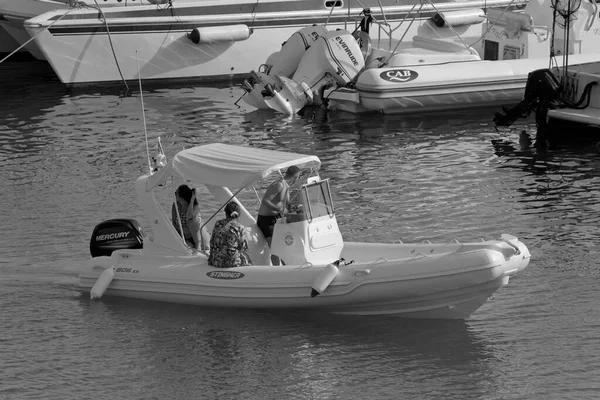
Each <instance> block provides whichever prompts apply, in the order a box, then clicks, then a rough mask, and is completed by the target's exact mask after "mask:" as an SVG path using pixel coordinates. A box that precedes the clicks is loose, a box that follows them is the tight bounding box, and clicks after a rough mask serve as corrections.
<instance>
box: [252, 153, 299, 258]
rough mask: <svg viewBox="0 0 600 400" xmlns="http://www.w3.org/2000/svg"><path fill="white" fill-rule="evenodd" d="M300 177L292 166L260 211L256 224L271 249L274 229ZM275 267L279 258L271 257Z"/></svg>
mask: <svg viewBox="0 0 600 400" xmlns="http://www.w3.org/2000/svg"><path fill="white" fill-rule="evenodd" d="M299 176H300V168H298V167H297V166H295V165H292V166H291V167H289V168H288V169H287V171H286V172H285V176H284V177H283V179H280V180H277V181H275V182H273V183H272V184H271V185H270V186H269V187H268V188H267V191H266V192H265V194H264V196H263V198H262V202H261V203H260V208H259V209H258V218H257V219H256V224H257V225H258V227H259V229H260V230H261V232H262V233H263V235H264V236H265V239H267V243H269V247H271V239H272V238H273V228H274V226H275V222H276V221H277V218H281V217H283V216H284V214H285V212H286V211H288V208H289V205H290V186H291V185H293V184H294V183H295V182H296V180H297V179H298V177H299ZM271 261H272V263H273V265H279V264H280V260H279V257H277V256H274V255H271Z"/></svg>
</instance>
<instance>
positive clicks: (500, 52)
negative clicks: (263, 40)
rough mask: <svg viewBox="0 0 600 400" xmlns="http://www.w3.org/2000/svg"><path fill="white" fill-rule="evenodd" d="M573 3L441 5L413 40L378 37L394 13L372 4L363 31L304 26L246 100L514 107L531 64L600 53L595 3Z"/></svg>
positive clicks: (350, 107)
mask: <svg viewBox="0 0 600 400" xmlns="http://www.w3.org/2000/svg"><path fill="white" fill-rule="evenodd" d="M569 4H571V3H570V2H565V4H563V3H562V2H561V1H554V0H530V1H529V2H528V3H527V5H526V6H525V9H524V10H523V11H520V10H519V11H515V10H512V11H511V10H507V9H505V10H497V9H487V11H486V10H483V9H467V10H462V11H455V12H453V11H447V12H446V11H441V12H439V13H437V14H435V15H434V16H433V18H431V19H430V20H428V21H425V22H423V23H420V24H418V30H417V32H416V34H415V35H414V36H413V37H412V39H411V40H410V41H409V42H408V43H407V44H405V45H404V46H402V43H400V44H398V43H396V42H394V41H392V40H388V41H384V40H381V39H374V38H373V37H372V36H373V35H372V32H373V31H374V30H375V31H377V32H381V31H385V24H384V23H385V21H386V20H385V19H383V20H382V19H381V18H375V19H373V18H372V16H371V14H370V13H369V12H365V16H364V17H363V21H362V23H361V24H360V29H355V30H354V31H351V30H341V31H340V30H333V29H328V28H325V27H324V26H310V27H305V28H303V29H302V30H300V31H298V32H296V33H294V34H293V35H292V36H291V37H290V38H289V39H288V40H287V41H286V42H285V43H284V45H283V46H282V47H281V49H280V50H278V51H277V52H275V53H272V54H271V55H269V57H268V58H267V59H265V60H266V61H263V64H262V65H261V66H260V68H259V69H258V72H256V71H253V72H252V73H251V75H250V77H249V79H247V80H246V81H245V82H244V84H243V85H242V87H243V89H244V91H245V94H244V96H243V99H244V101H245V102H246V103H248V104H249V105H251V106H253V107H256V108H262V109H268V108H271V109H274V110H276V111H278V112H282V113H286V114H294V113H296V112H298V111H299V110H301V109H302V108H303V107H305V106H307V105H313V104H317V105H318V104H322V103H326V104H327V107H328V108H329V109H337V110H343V111H349V112H352V113H361V112H373V111H377V112H383V113H390V114H392V113H398V114H400V113H414V112H423V111H441V110H449V109H459V108H472V107H488V106H493V105H499V104H501V105H513V104H516V103H517V102H518V101H519V100H520V99H521V98H522V97H523V93H524V89H525V84H526V82H527V76H528V74H529V72H531V71H534V70H536V69H540V68H545V67H547V66H548V64H549V61H548V59H549V56H550V55H552V56H553V58H555V63H557V64H559V65H562V64H563V63H564V62H566V60H567V59H568V63H569V65H578V64H585V63H589V62H594V61H600V35H599V34H598V31H599V30H600V20H598V18H597V15H598V7H597V5H596V3H595V1H594V0H583V1H581V3H580V4H579V6H578V7H575V6H574V8H573V10H569V13H570V18H566V19H565V18H564V17H563V14H564V12H565V10H564V9H562V8H561V7H567V6H568V5H569ZM432 7H434V5H432ZM555 9H557V10H558V11H557V12H555ZM371 11H374V10H371ZM555 18H556V20H555ZM382 23H383V24H382ZM565 26H566V28H565ZM305 43H309V45H310V47H308V46H305Z"/></svg>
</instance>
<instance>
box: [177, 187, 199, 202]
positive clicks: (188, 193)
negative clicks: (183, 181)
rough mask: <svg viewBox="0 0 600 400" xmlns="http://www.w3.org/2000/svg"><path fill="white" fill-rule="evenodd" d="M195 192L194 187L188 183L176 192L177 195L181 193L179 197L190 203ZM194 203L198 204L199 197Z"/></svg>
mask: <svg viewBox="0 0 600 400" xmlns="http://www.w3.org/2000/svg"><path fill="white" fill-rule="evenodd" d="M193 192H194V189H191V188H190V187H189V186H188V185H180V186H179V187H178V188H177V190H176V192H175V193H177V195H179V197H181V198H182V199H184V200H185V201H187V202H188V203H189V202H190V200H191V199H192V193H193ZM194 205H198V199H196V200H194Z"/></svg>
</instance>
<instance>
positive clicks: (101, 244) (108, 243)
mask: <svg viewBox="0 0 600 400" xmlns="http://www.w3.org/2000/svg"><path fill="white" fill-rule="evenodd" d="M143 243H144V235H143V232H142V227H141V226H140V224H138V222H137V221H136V220H134V219H126V218H123V219H110V220H107V221H104V222H101V223H99V224H98V225H96V227H95V228H94V232H93V233H92V238H91V240H90V253H91V254H92V257H100V256H110V255H111V254H112V252H113V251H115V250H119V249H141V248H143Z"/></svg>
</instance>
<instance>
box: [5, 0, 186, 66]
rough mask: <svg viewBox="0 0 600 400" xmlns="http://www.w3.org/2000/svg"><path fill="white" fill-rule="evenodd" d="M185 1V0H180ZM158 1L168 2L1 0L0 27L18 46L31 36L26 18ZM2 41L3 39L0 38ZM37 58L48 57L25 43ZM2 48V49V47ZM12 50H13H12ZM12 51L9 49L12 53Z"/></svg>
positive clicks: (151, 2) (164, 1)
mask: <svg viewBox="0 0 600 400" xmlns="http://www.w3.org/2000/svg"><path fill="white" fill-rule="evenodd" d="M178 1H185V0H178ZM156 2H160V3H167V2H168V1H167V0H97V2H95V1H94V0H0V27H2V28H4V30H5V31H6V32H7V33H8V34H9V35H10V36H11V37H12V39H13V40H14V41H15V42H17V46H16V47H15V48H13V49H12V50H15V49H16V48H17V47H19V46H21V45H23V44H25V43H27V41H28V40H29V39H31V36H29V34H28V33H27V31H26V30H25V28H24V27H23V24H24V22H25V21H26V20H28V19H30V18H33V17H36V16H38V15H41V14H44V13H46V12H48V11H52V10H74V9H77V8H82V7H86V6H93V7H96V4H98V5H99V6H102V7H111V6H128V5H141V4H154V3H156ZM0 43H2V40H1V39H0ZM25 49H26V50H27V51H29V52H30V53H31V54H32V55H33V56H34V57H35V58H37V59H39V60H45V59H46V58H45V57H44V55H43V54H42V52H41V51H40V49H39V48H38V47H37V45H36V44H35V43H34V42H29V43H27V44H26V45H25ZM0 50H1V49H0ZM12 50H11V51H12ZM11 51H8V53H10V52H11Z"/></svg>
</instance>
